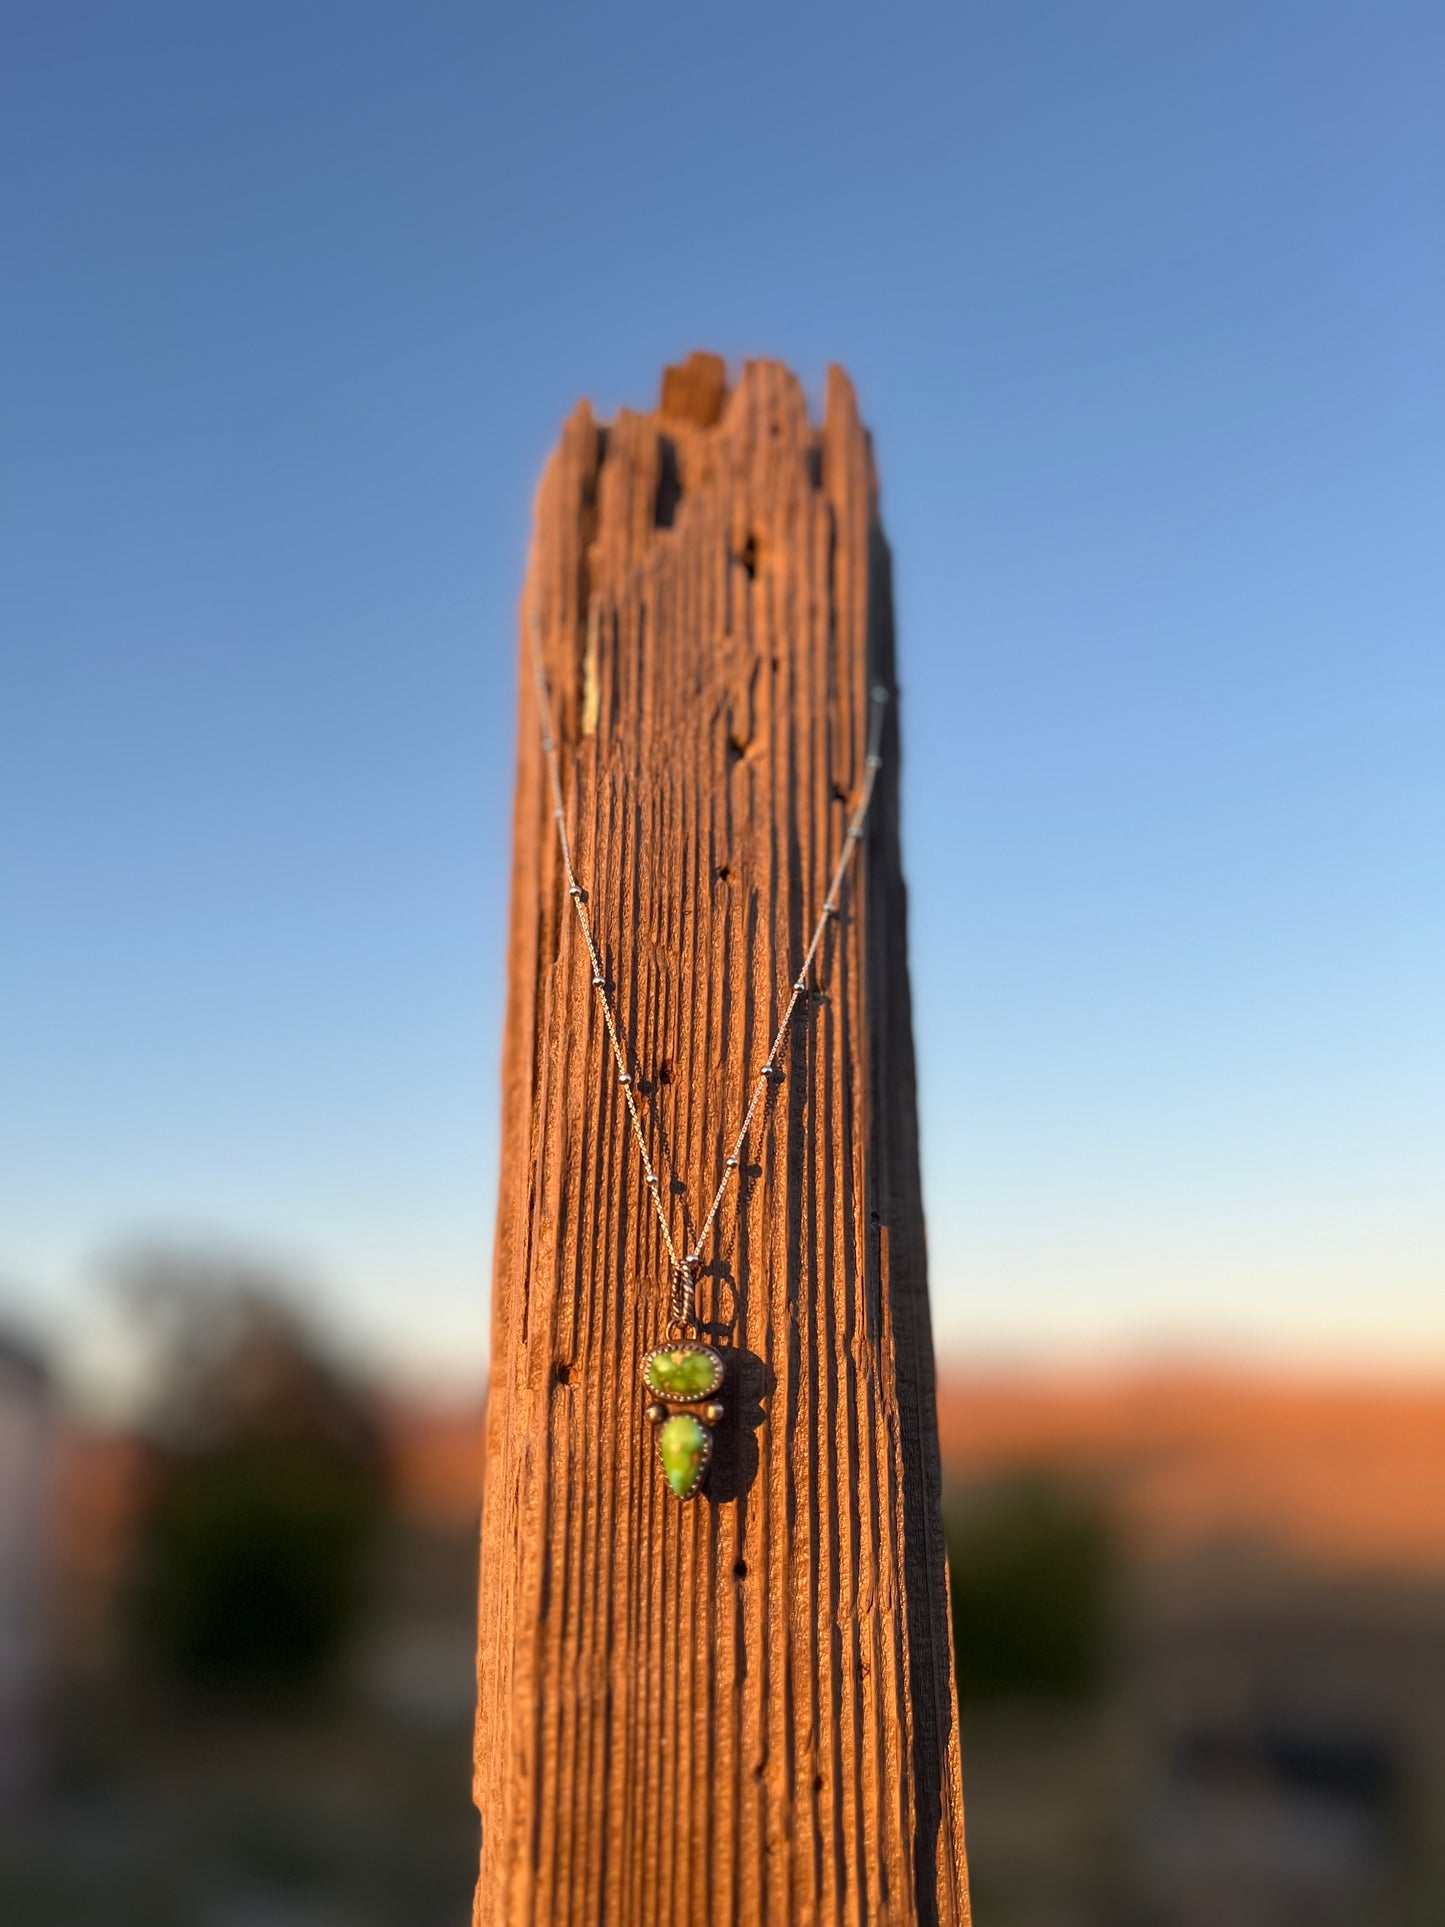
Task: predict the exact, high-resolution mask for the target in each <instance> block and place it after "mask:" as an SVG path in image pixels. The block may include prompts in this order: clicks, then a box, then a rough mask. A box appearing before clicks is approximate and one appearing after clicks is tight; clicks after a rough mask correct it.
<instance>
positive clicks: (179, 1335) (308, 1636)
mask: <svg viewBox="0 0 1445 1927" xmlns="http://www.w3.org/2000/svg"><path fill="white" fill-rule="evenodd" d="M121 1291H122V1296H123V1299H124V1302H125V1305H126V1308H127V1311H128V1313H129V1315H130V1318H131V1319H132V1321H133V1322H134V1325H135V1327H136V1332H137V1336H138V1338H139V1341H140V1345H139V1349H140V1351H141V1353H142V1355H143V1356H144V1358H145V1360H146V1365H145V1371H144V1374H143V1378H142V1388H141V1391H140V1394H139V1410H138V1411H137V1412H136V1414H135V1419H134V1423H135V1426H136V1429H137V1430H138V1431H139V1432H140V1433H141V1435H142V1436H143V1437H144V1438H145V1439H146V1441H147V1446H148V1456H149V1465H148V1476H147V1478H146V1481H145V1486H144V1495H145V1496H144V1498H143V1501H142V1506H141V1513H140V1517H139V1519H138V1520H137V1526H136V1541H135V1548H134V1563H133V1578H132V1586H131V1599H130V1615H129V1623H130V1626H131V1629H132V1632H133V1635H134V1641H135V1645H136V1649H137V1652H138V1655H139V1657H140V1658H141V1659H142V1660H143V1661H144V1662H145V1663H146V1665H147V1666H148V1667H149V1668H150V1669H151V1670H153V1671H154V1672H155V1673H157V1674H158V1675H159V1676H160V1677H161V1678H162V1679H164V1680H166V1681H168V1682H169V1683H171V1684H172V1685H174V1686H177V1687H183V1688H188V1689H197V1690H203V1691H206V1692H210V1693H224V1694H226V1695H229V1696H231V1697H236V1696H241V1697H253V1698H254V1697H275V1696H282V1697H286V1696H296V1695H301V1694H305V1693H307V1692H309V1691H312V1690H314V1689H315V1688H317V1687H318V1686H320V1685H321V1684H322V1683H323V1682H324V1681H325V1679H326V1678H327V1676H328V1674H329V1672H330V1671H331V1669H332V1667H333V1664H334V1662H335V1661H336V1660H337V1658H338V1657H339V1655H340V1653H341V1651H342V1649H343V1646H344V1644H345V1642H346V1639H347V1635H348V1634H349V1633H350V1632H351V1631H352V1629H353V1627H354V1625H355V1624H356V1622H357V1619H358V1617H359V1615H360V1612H361V1610H362V1606H363V1603H364V1592H365V1584H366V1566H367V1558H368V1554H369V1552H370V1550H371V1548H372V1545H373V1543H374V1540H375V1537H376V1534H377V1532H378V1530H379V1528H380V1526H381V1524H382V1521H383V1516H384V1504H385V1490H384V1487H385V1479H384V1470H383V1452H382V1445H381V1439H380V1435H379V1431H378V1428H377V1426H376V1424H375V1422H374V1419H373V1415H372V1412H371V1409H370V1403H369V1400H368V1397H367V1395H366V1393H365V1392H364V1390H363V1389H362V1388H360V1387H359V1386H358V1385H356V1384H355V1383H353V1382H352V1381H351V1380H350V1379H349V1378H348V1377H347V1375H346V1374H345V1373H344V1372H343V1371H342V1370H341V1369H340V1368H339V1367H338V1366H337V1365H336V1364H335V1362H334V1361H332V1360H331V1359H329V1358H328V1357H327V1355H326V1353H325V1351H324V1349H323V1347H322V1345H321V1343H320V1341H319V1339H318V1338H317V1337H316V1336H315V1334H314V1333H313V1332H312V1330H311V1329H310V1328H309V1327H308V1326H307V1324H306V1322H305V1320H304V1319H303V1317H302V1315H301V1314H300V1313H299V1311H298V1310H297V1309H296V1308H295V1306H294V1304H293V1303H292V1302H291V1300H290V1299H289V1297H288V1295H287V1293H286V1292H285V1290H284V1289H283V1288H282V1287H281V1286H280V1285H279V1284H277V1283H276V1282H274V1281H273V1280H271V1279H269V1278H267V1277H265V1276H264V1275H259V1274H256V1273H252V1272H248V1271H244V1270H228V1269H226V1268H225V1267H217V1266H216V1265H205V1264H198V1263H196V1262H194V1261H187V1260H184V1259H179V1260H178V1259H175V1258H171V1257H157V1256H155V1255H153V1254H152V1255H150V1256H147V1257H145V1258H143V1259H140V1260H136V1261H132V1262H131V1263H130V1264H129V1265H128V1266H127V1267H126V1269H125V1271H124V1274H123V1276H122V1280H121Z"/></svg>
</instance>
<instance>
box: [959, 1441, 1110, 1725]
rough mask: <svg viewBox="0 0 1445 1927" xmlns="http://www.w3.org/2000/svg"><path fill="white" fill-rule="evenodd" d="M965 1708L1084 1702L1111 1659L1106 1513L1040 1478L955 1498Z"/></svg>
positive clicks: (1015, 1478) (1030, 1475) (1021, 1474)
mask: <svg viewBox="0 0 1445 1927" xmlns="http://www.w3.org/2000/svg"><path fill="white" fill-rule="evenodd" d="M946 1524H947V1534H948V1566H949V1580H950V1584H951V1586H952V1591H953V1645H954V1657H955V1666H956V1669H957V1675H958V1691H959V1698H960V1700H962V1701H965V1702H977V1701H983V1700H1053V1701H1068V1700H1081V1699H1085V1698H1088V1697H1089V1696H1090V1695H1092V1694H1093V1693H1094V1692H1096V1691H1097V1690H1098V1688H1099V1687H1100V1686H1101V1684H1102V1682H1103V1677H1104V1671H1105V1667H1106V1664H1107V1660H1108V1655H1109V1645H1110V1630H1111V1618H1112V1611H1113V1605H1114V1598H1115V1589H1116V1577H1117V1571H1118V1564H1119V1561H1118V1548H1117V1545H1116V1541H1115V1534H1114V1531H1113V1528H1112V1526H1111V1523H1110V1521H1109V1519H1108V1516H1107V1514H1106V1513H1105V1512H1104V1510H1103V1509H1102V1507H1101V1506H1100V1505H1099V1504H1098V1503H1097V1502H1096V1501H1095V1500H1093V1499H1092V1498H1090V1497H1089V1496H1088V1495H1087V1494H1085V1493H1082V1492H1080V1491H1079V1490H1077V1489H1076V1488H1075V1487H1073V1486H1071V1485H1070V1484H1068V1483H1067V1482H1066V1481H1065V1480H1063V1479H1062V1478H1060V1477H1058V1476H1056V1475H1054V1474H1051V1473H1048V1472H1044V1471H1018V1472H1014V1473H1011V1474H1009V1475H1008V1476H1006V1477H1004V1478H1002V1479H999V1480H998V1481H996V1482H994V1483H991V1484H988V1485H984V1486H982V1487H979V1488H977V1489H976V1490H974V1491H972V1492H969V1493H966V1494H959V1493H956V1494H954V1495H953V1496H952V1498H951V1500H950V1503H949V1506H948V1512H947V1521H946Z"/></svg>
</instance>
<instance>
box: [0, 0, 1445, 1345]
mask: <svg viewBox="0 0 1445 1927" xmlns="http://www.w3.org/2000/svg"><path fill="white" fill-rule="evenodd" d="M492 15H496V16H498V17H497V18H491V17H489V16H492ZM500 16H501V10H499V9H488V8H484V7H481V6H477V5H467V6H461V5H439V4H430V3H428V0H415V3H413V4H409V5H407V6H401V5H397V4H392V5H387V6H378V5H375V4H370V3H369V0H345V4H341V3H340V0H334V3H329V4H318V3H317V0H287V4H285V5H281V4H279V0H277V3H274V4H257V5H254V6H248V7H244V8H220V7H212V8H206V7H197V6H195V5H193V4H185V5H179V4H177V5H156V4H150V0H133V3H132V4H130V5H127V6H125V7H116V6H109V5H86V4H81V3H80V0H73V3H69V4H64V5H59V6H57V5H53V4H45V5H39V4H17V5H13V6H11V7H10V8H8V9H7V22H6V32H5V39H6V52H5V58H4V60H3V63H0V199H3V208H4V230H3V231H4V235H5V262H6V283H7V292H6V296H5V300H4V302H3V305H0V352H3V359H4V367H5V375H6V379H5V382H4V384H3V400H0V411H3V412H0V427H3V436H0V528H3V531H4V533H3V535H0V545H3V555H0V717H3V724H0V727H3V737H0V823H3V826H4V828H3V842H0V906H3V919H4V939H3V945H0V1084H3V1090H4V1094H5V1102H4V1104H3V1107H0V1280H3V1284H0V1292H3V1294H4V1295H5V1296H6V1297H7V1298H8V1302H9V1304H10V1305H11V1307H12V1308H13V1309H14V1310H15V1311H16V1312H17V1314H18V1315H20V1316H22V1317H23V1318H25V1319H28V1320H29V1321H30V1322H31V1323H32V1324H33V1325H35V1326H37V1327H38V1328H39V1329H41V1330H42V1331H43V1332H46V1333H50V1334H53V1335H54V1336H55V1338H56V1339H57V1341H58V1342H60V1343H62V1344H68V1343H71V1342H72V1341H74V1339H75V1338H76V1336H77V1334H78V1333H80V1332H81V1331H82V1329H83V1327H84V1325H85V1323H86V1321H87V1320H88V1319H90V1318H91V1317H92V1315H93V1306H94V1303H95V1296H94V1294H95V1280H96V1277H97V1275H98V1268H99V1267H100V1266H101V1265H102V1263H103V1261H104V1259H105V1256H106V1254H107V1253H108V1252H110V1251H113V1250H114V1249H115V1248H116V1247H117V1246H118V1245H121V1244H124V1243H126V1242H127V1241H129V1240H131V1239H134V1238H137V1237H153V1236H166V1237H170V1238H186V1239H196V1240H199V1241H202V1242H205V1243H208V1244H213V1243H216V1242H221V1243H229V1244H233V1245H236V1246H238V1247H243V1248H245V1249H248V1250H260V1251H263V1252H269V1253H272V1254H274V1255H275V1256H276V1257H278V1258H279V1259H280V1260H282V1261H283V1262H285V1263H288V1264H291V1265H294V1266H295V1267H296V1268H297V1269H298V1271H299V1272H300V1273H302V1274H303V1275H304V1276H306V1277H308V1278H310V1279H313V1280H315V1281H316V1283H317V1284H318V1285H319V1286H320V1287H321V1288H322V1289H323V1290H324V1292H325V1294H326V1298H327V1300H328V1301H329V1302H330V1304H331V1305H332V1307H333V1308H334V1310H335V1312H336V1314H337V1316H338V1317H344V1319H345V1320H346V1321H347V1322H348V1323H349V1325H350V1327H351V1328H352V1329H353V1331H354V1332H355V1334H356V1335H357V1338H358V1342H360V1343H362V1344H363V1345H365V1346H367V1347H369V1348H370V1349H371V1350H372V1352H373V1353H374V1354H375V1355H376V1356H378V1357H384V1358H386V1359H388V1360H390V1361H392V1362H393V1363H395V1364H396V1365H397V1366H398V1367H399V1368H402V1369H405V1370H407V1371H412V1372H420V1373H428V1372H439V1373H444V1374H448V1375H451V1376H455V1377H459V1378H465V1377H466V1376H467V1375H468V1374H475V1373H476V1372H478V1371H479V1370H480V1369H481V1364H482V1360H483V1358H484V1354H485V1334H486V1307H485V1297H486V1278H487V1273H488V1265H489V1247H490V1232H491V1215H492V1207H493V1196H494V1190H493V1171H494V1166H495V1162H496V1157H497V1089H496V1066H497V1045H498V1037H499V1029H500V1021H501V1005H502V989H503V986H502V979H501V959H502V949H503V940H504V924H505V915H506V899H505V875H506V869H505V860H506V852H507V839H508V830H509V809H510V786H511V772H512V730H513V718H514V691H515V669H514V655H513V651H514V640H515V630H514V613H515V606H516V597H517V591H518V585H519V581H520V574H521V569H522V564H523V558H524V553H525V544H526V539H527V528H528V515H529V508H530V498H531V492H532V488H533V485H534V482H535V479H536V476H537V474H538V471H539V468H540V466H541V463H542V461H543V459H544V457H545V454H546V451H547V449H548V448H549V446H550V445H551V443H552V441H553V439H554V437H555V435H556V432H557V429H558V426H559V424H560V422H561V420H562V418H563V416H564V414H565V413H566V412H567V411H568V410H569V409H570V408H571V406H572V405H573V403H574V402H575V401H576V399H577V398H578V397H579V396H580V395H583V394H586V395H588V396H590V397H591V398H592V400H593V402H594V404H595V405H596V406H597V407H598V408H599V409H600V410H601V411H602V412H603V413H609V412H611V411H612V410H614V409H615V408H617V407H618V406H621V405H623V404H631V405H648V404H649V403H650V401H651V399H652V397H653V394H654V392H655V388H656V382H657V378H658V374H659V370H660V368H661V367H662V365H663V364H664V363H665V362H667V361H669V360H673V359H677V358H679V357H681V356H682V355H684V354H685V353H686V352H687V351H688V350H689V349H691V348H694V347H711V348H715V349H718V350H720V351H721V352H723V353H724V354H726V355H727V356H728V357H729V358H730V359H731V360H733V361H734V362H735V363H736V362H737V361H738V360H740V359H741V358H742V357H743V356H745V355H750V354H768V355H774V356H777V357H780V358H782V359H784V360H786V361H788V362H789V363H790V364H791V365H792V366H793V367H794V368H795V369H796V370H797V371H798V372H799V374H800V375H801V376H802V378H803V379H804V381H805V383H806V385H807V386H808V388H809V391H810V393H811V394H813V395H814V396H816V395H817V394H818V392H819V390H820V386H821V381H822V376H823V371H824V369H825V367H826V365H827V363H828V362H829V361H830V360H837V361H841V362H842V363H843V364H844V365H845V366H846V367H847V368H848V369H849V371H850V373H851V374H852V376H853V378H854V380H855V382H856V385H857V387H858V390H859V394H860V398H861V402H862V406H863V409H864V413H865V416H866V418H867V420H868V421H869V423H870V425H871V426H872V428H873V430H874V434H875V438H876V444H877V450H878V456H879V462H880V466H881V471H882V479H883V507H884V515H885V521H886V525H887V529H888V533H889V535H890V537H891V540H892V543H893V546H894V551H895V560H896V579H897V597H898V613H899V620H900V625H901V646H902V681H903V691H904V693H903V711H902V717H903V726H904V731H905V755H906V759H907V761H906V770H905V809H906V818H905V837H906V857H907V861H908V865H909V871H910V878H911V885H912V940H913V969H914V979H915V992H916V1022H917V1026H918V1041H919V1046H920V1056H921V1061H922V1070H923V1089H922V1111H923V1132H924V1146H925V1184H926V1190H927V1199H928V1206H929V1214H930V1241H931V1252H932V1264H933V1286H934V1300H935V1315H936V1322H937V1325H938V1329H939V1335H940V1341H941V1343H942V1344H943V1346H944V1347H945V1348H946V1349H947V1350H948V1351H950V1352H951V1353H953V1354H955V1355H962V1356H968V1357H971V1358H973V1359H981V1358H985V1357H987V1358H995V1357H998V1356H1000V1355H1008V1356H1026V1357H1030V1358H1044V1359H1048V1360H1056V1359H1064V1360H1067V1359H1072V1358H1080V1357H1085V1356H1092V1355H1095V1354H1099V1353H1111V1352H1117V1351H1119V1350H1137V1349H1139V1348H1155V1349H1157V1348H1160V1347H1164V1348H1175V1349H1177V1348H1181V1347H1182V1348H1199V1347H1208V1348H1233V1349H1242V1350H1245V1351H1247V1352H1250V1353H1252V1354H1258V1355H1264V1356H1268V1357H1271V1358H1296V1359H1301V1360H1316V1359H1324V1360H1330V1361H1334V1362H1348V1363H1358V1362H1370V1363H1376V1362H1377V1363H1380V1364H1385V1365H1389V1364H1399V1363H1409V1364H1413V1365H1421V1364H1425V1365H1431V1366H1434V1365H1438V1364H1440V1363H1441V1362H1442V1359H1445V1288H1442V1287H1445V1277H1442V1273H1445V1186H1442V1183H1441V1172H1442V1169H1445V1023H1442V1021H1441V1007H1442V995H1441V986H1442V983H1445V891H1442V887H1441V880H1442V869H1445V864H1442V847H1445V778H1442V774H1441V760H1442V759H1441V743H1442V737H1445V652H1442V648H1441V636H1442V613H1445V594H1442V579H1441V562H1440V556H1441V553H1442V541H1441V536H1442V511H1445V434H1442V430H1445V357H1442V354H1441V325H1442V317H1445V246H1442V242H1441V235H1442V233H1445V121H1442V117H1441V115H1440V112H1439V78H1440V74H1441V72H1442V71H1445V13H1442V12H1441V10H1440V9H1439V8H1438V7H1437V6H1433V5H1424V4H1422V5H1409V4H1390V0H1386V3H1385V4H1379V3H1378V0H1375V3H1374V4H1369V5H1365V4H1341V3H1340V0H1299V3H1298V4H1297V3H1296V0H1211V3H1210V4H1205V3H1204V0H1131V3H1130V4H1118V3H1115V0H1097V3H1095V0H1090V4H1084V5H1080V4H1076V3H1075V0H1022V3H1021V0H981V3H980V4H973V5H965V6H947V7H945V6H937V7H922V6H910V5H903V6H896V7H891V8H888V9H884V8H866V9H864V8H848V7H839V6H832V7H828V8H822V7H797V6H789V5H782V6H770V7H760V6H739V7H735V8H733V9H731V10H729V11H727V12H722V11H717V10H708V11H707V12H706V13H704V12H703V10H700V9H679V8H675V7H673V8H663V7H648V8H638V7H618V6H612V7H608V8H585V9H584V8H582V7H580V6H579V7H576V8H557V7H552V6H545V5H542V6H533V7H529V8H525V9H522V8H517V9H509V10H507V13H506V16H505V17H504V18H503V17H500Z"/></svg>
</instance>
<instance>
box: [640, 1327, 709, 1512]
mask: <svg viewBox="0 0 1445 1927" xmlns="http://www.w3.org/2000/svg"><path fill="white" fill-rule="evenodd" d="M726 1369H727V1368H726V1366H725V1364H724V1362H723V1357H722V1354H721V1352H715V1351H714V1350H713V1348H712V1346H711V1345H701V1344H698V1343H697V1341H696V1340H694V1339H690V1338H679V1339H676V1340H674V1341H673V1342H672V1343H671V1344H668V1345H659V1346H658V1347H657V1349H656V1350H655V1351H650V1352H649V1353H648V1354H647V1357H646V1359H645V1360H644V1361H643V1366H642V1382H643V1384H644V1385H645V1386H646V1387H647V1389H648V1391H649V1392H651V1393H652V1394H653V1403H652V1404H651V1405H649V1406H648V1408H647V1417H648V1418H649V1419H650V1420H651V1422H652V1423H653V1424H654V1425H655V1426H656V1427H657V1456H658V1457H659V1458H660V1459H661V1461H662V1475H663V1477H664V1478H665V1479H666V1480H667V1483H668V1485H669V1486H670V1487H671V1489H672V1492H673V1494H674V1496H675V1497H677V1498H679V1499H690V1498H692V1496H693V1495H694V1493H696V1492H697V1491H698V1490H699V1489H700V1487H701V1485H702V1482H703V1480H704V1479H705V1478H706V1477H707V1468H708V1462H709V1460H710V1459H711V1458H712V1428H713V1426H714V1425H716V1424H717V1422H718V1420H719V1419H720V1418H721V1417H722V1415H723V1408H722V1405H721V1404H720V1403H719V1401H718V1400H717V1399H716V1398H715V1397H714V1396H713V1394H714V1393H715V1392H716V1391H717V1389H718V1387H719V1386H720V1385H721V1384H722V1382H723V1374H724V1372H725V1371H726Z"/></svg>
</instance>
